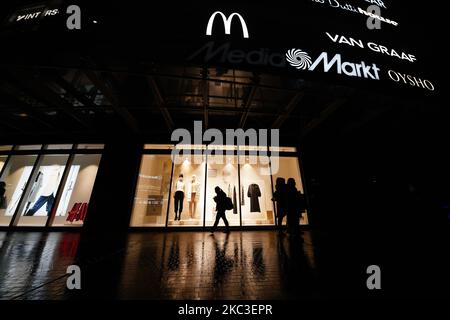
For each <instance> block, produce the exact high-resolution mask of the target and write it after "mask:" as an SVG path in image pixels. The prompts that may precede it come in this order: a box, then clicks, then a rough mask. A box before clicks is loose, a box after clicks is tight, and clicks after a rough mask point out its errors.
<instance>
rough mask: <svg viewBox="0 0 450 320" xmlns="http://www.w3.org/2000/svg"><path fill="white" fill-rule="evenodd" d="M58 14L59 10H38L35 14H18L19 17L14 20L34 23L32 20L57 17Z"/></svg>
mask: <svg viewBox="0 0 450 320" xmlns="http://www.w3.org/2000/svg"><path fill="white" fill-rule="evenodd" d="M58 13H59V10H58V9H47V10H38V11H34V12H28V13H22V14H17V16H16V17H15V19H14V22H19V21H32V20H36V19H38V18H45V17H51V16H55V15H57V14H58Z"/></svg>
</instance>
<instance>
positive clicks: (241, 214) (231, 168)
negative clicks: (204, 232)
mask: <svg viewBox="0 0 450 320" xmlns="http://www.w3.org/2000/svg"><path fill="white" fill-rule="evenodd" d="M152 148H154V146H152ZM224 148H225V147H224ZM204 149H205V148H203V149H202V153H201V154H194V153H193V152H192V154H191V152H190V151H191V150H187V151H186V152H181V153H182V154H179V155H176V156H174V157H172V155H171V154H170V152H171V151H170V150H166V153H167V154H152V153H153V152H155V153H161V151H160V150H158V152H156V150H155V151H152V150H151V149H147V150H145V154H144V155H143V156H142V160H141V166H140V171H139V177H138V181H137V186H136V192H135V199H134V206H133V212H132V217H131V223H130V226H131V227H165V226H170V227H203V226H205V227H208V226H212V225H213V223H214V220H215V217H216V203H215V202H214V196H215V188H216V187H219V188H220V189H222V190H223V191H224V192H225V194H226V195H227V196H228V197H229V198H230V199H231V200H232V202H233V209H231V210H229V211H227V220H228V221H229V224H230V226H274V225H275V224H276V222H275V216H276V212H275V208H274V203H273V200H272V194H273V186H274V184H275V180H276V179H277V178H278V177H283V178H285V179H286V180H287V179H288V178H294V180H295V181H296V186H297V188H298V189H299V190H300V191H301V192H304V189H303V185H302V179H301V171H300V166H299V161H298V158H297V154H296V150H295V148H291V149H287V150H288V151H289V152H284V153H283V155H281V156H280V155H277V156H276V157H272V158H271V159H269V157H268V156H267V155H265V156H264V155H252V154H248V152H246V151H248V150H245V149H243V150H242V151H244V152H243V153H242V154H239V155H238V153H237V152H236V150H237V149H236V150H232V152H228V153H227V152H218V153H217V152H213V151H212V152H209V153H207V156H206V155H205V152H203V151H204ZM246 154H247V155H246ZM289 155H290V156H289ZM205 177H206V178H205ZM284 223H285V222H284ZM300 224H302V225H306V224H308V218H307V212H305V213H303V214H302V219H301V221H300Z"/></svg>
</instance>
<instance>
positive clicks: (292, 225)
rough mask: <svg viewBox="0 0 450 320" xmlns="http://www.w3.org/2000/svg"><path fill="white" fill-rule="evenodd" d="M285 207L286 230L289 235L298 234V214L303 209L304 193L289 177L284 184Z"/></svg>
mask: <svg viewBox="0 0 450 320" xmlns="http://www.w3.org/2000/svg"><path fill="white" fill-rule="evenodd" d="M286 207H287V222H288V232H289V235H290V236H293V237H297V236H300V229H299V225H300V215H301V213H302V212H303V211H304V210H305V207H306V204H305V198H304V195H303V194H302V193H301V192H300V191H299V190H297V188H296V183H295V179H294V178H289V179H288V181H287V184H286Z"/></svg>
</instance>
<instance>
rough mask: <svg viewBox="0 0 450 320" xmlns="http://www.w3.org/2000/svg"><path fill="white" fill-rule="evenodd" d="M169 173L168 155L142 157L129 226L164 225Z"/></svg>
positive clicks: (169, 162)
mask: <svg viewBox="0 0 450 320" xmlns="http://www.w3.org/2000/svg"><path fill="white" fill-rule="evenodd" d="M171 173H172V159H171V156H170V155H144V156H143V157H142V163H141V168H140V171H139V179H138V184H137V188H136V195H135V198H134V206H133V214H132V220H131V226H165V225H166V214H167V206H168V203H169V188H170V177H171Z"/></svg>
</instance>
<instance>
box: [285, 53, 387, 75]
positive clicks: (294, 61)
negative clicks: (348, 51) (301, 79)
mask: <svg viewBox="0 0 450 320" xmlns="http://www.w3.org/2000/svg"><path fill="white" fill-rule="evenodd" d="M286 60H287V61H288V62H289V64H290V65H291V66H293V67H296V68H297V69H303V70H309V71H314V70H315V69H316V68H317V67H318V66H319V65H320V64H322V65H323V71H324V72H329V71H330V70H331V69H332V68H333V67H334V66H335V67H336V73H338V74H342V73H344V74H345V75H347V76H349V77H359V78H365V79H373V80H380V77H379V74H378V71H380V68H378V67H377V65H376V64H375V63H373V64H372V65H371V66H370V65H366V63H365V62H364V61H361V63H353V62H342V57H341V55H340V54H335V55H334V57H333V58H332V59H331V60H329V59H328V53H327V52H322V53H321V54H320V56H319V57H318V58H317V59H316V60H315V61H314V62H313V63H312V64H311V57H310V56H309V55H308V54H307V53H306V52H303V51H301V50H300V49H291V50H289V51H288V52H287V53H286Z"/></svg>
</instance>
